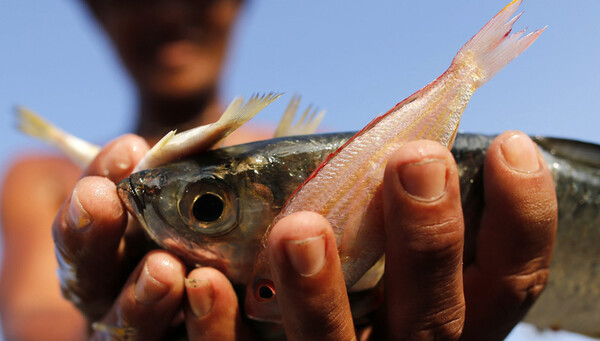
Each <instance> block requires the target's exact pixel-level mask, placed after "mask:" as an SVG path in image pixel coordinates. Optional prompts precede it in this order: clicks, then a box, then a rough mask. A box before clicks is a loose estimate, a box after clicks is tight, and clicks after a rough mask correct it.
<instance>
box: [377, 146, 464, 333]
mask: <svg viewBox="0 0 600 341" xmlns="http://www.w3.org/2000/svg"><path fill="white" fill-rule="evenodd" d="M383 205H384V206H383V207H384V226H385V236H386V244H385V252H386V269H385V277H384V281H385V282H384V287H385V302H386V310H385V311H386V318H387V320H386V325H387V334H388V337H390V338H392V339H444V340H445V339H457V338H458V337H459V336H460V333H461V331H462V327H463V322H464V314H465V304H464V297H463V291H462V289H463V288H462V254H463V253H462V252H463V241H464V239H463V238H464V224H463V217H462V209H461V201H460V193H459V185H458V176H457V170H456V164H455V163H454V160H453V158H452V155H451V154H450V152H449V151H448V150H447V149H446V148H444V147H443V146H442V145H440V144H438V143H435V142H432V141H415V142H411V143H408V144H406V145H405V146H403V147H402V148H400V150H398V151H397V152H396V153H395V154H394V155H393V156H392V157H391V158H390V160H389V161H388V164H387V166H386V169H385V174H384V180H383Z"/></svg>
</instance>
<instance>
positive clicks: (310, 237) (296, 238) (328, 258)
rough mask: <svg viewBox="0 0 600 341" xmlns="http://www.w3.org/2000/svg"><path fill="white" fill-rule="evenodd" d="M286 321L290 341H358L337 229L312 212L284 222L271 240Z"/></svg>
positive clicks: (269, 247)
mask: <svg viewBox="0 0 600 341" xmlns="http://www.w3.org/2000/svg"><path fill="white" fill-rule="evenodd" d="M267 248H268V254H269V260H270V264H271V273H272V274H273V279H274V285H275V290H276V292H277V299H278V302H279V306H280V309H281V315H282V319H283V323H284V328H285V331H286V336H287V338H288V339H290V340H316V339H319V340H350V339H354V338H355V331H354V325H353V322H352V316H351V313H350V305H349V303H348V295H347V293H346V286H345V284H344V278H343V275H342V270H341V265H340V260H339V256H338V251H337V247H336V243H335V237H334V235H333V231H332V229H331V226H330V225H329V223H328V222H327V220H325V218H323V217H322V216H320V215H318V214H316V213H312V212H300V213H295V214H292V215H290V216H287V217H285V218H283V219H281V220H280V221H279V222H278V223H277V224H276V225H275V227H274V228H273V230H272V231H271V233H270V235H269V240H268V246H267Z"/></svg>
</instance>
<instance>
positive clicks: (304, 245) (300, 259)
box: [285, 234, 325, 277]
mask: <svg viewBox="0 0 600 341" xmlns="http://www.w3.org/2000/svg"><path fill="white" fill-rule="evenodd" d="M285 252H286V253H287V255H288V259H289V260H290V263H291V264H292V267H293V268H294V270H296V272H298V274H300V275H301V276H305V277H309V276H312V275H315V274H317V273H318V272H319V271H321V269H322V268H323V265H325V235H324V234H322V235H319V236H316V237H310V238H306V239H302V240H289V241H286V242H285Z"/></svg>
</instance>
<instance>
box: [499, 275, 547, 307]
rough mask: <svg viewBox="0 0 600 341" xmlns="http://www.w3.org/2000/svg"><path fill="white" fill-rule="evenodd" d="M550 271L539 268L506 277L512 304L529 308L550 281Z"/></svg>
mask: <svg viewBox="0 0 600 341" xmlns="http://www.w3.org/2000/svg"><path fill="white" fill-rule="evenodd" d="M549 277H550V271H549V270H548V268H539V269H536V270H533V271H530V272H526V273H522V274H517V275H513V276H509V277H507V278H506V280H505V282H506V287H507V294H508V295H507V296H508V297H507V298H511V299H510V301H511V302H513V303H512V305H514V306H517V307H523V308H525V309H526V308H528V307H529V306H531V305H532V304H533V303H534V302H535V301H536V300H537V298H538V297H539V296H540V295H541V293H542V291H543V290H544V288H545V287H546V284H547V283H548V279H549Z"/></svg>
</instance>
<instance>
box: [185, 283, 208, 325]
mask: <svg viewBox="0 0 600 341" xmlns="http://www.w3.org/2000/svg"><path fill="white" fill-rule="evenodd" d="M185 286H186V292H187V295H188V301H189V303H190V309H191V310H192V313H193V314H194V316H196V317H204V316H206V315H208V313H210V311H211V310H212V307H213V302H214V300H215V291H214V289H213V286H212V283H211V282H210V281H209V280H207V279H195V278H186V279H185Z"/></svg>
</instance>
